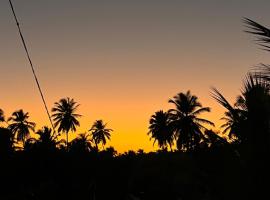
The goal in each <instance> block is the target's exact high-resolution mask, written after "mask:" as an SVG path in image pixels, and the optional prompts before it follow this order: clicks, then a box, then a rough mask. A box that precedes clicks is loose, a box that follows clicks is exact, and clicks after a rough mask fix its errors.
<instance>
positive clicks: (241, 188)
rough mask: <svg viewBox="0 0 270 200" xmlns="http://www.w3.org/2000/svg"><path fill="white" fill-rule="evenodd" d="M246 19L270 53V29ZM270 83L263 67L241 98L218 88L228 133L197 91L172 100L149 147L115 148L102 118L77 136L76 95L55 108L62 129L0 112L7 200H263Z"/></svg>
mask: <svg viewBox="0 0 270 200" xmlns="http://www.w3.org/2000/svg"><path fill="white" fill-rule="evenodd" d="M244 22H245V24H246V25H247V27H248V31H247V32H249V33H252V34H255V35H256V36H258V38H257V39H258V41H259V44H260V45H261V46H262V47H263V48H264V49H265V50H269V49H270V47H269V46H268V45H269V43H270V34H269V33H270V30H269V29H267V28H266V27H264V26H262V25H260V24H258V23H256V22H254V21H252V20H249V19H244ZM269 81H270V66H269V65H266V64H261V65H260V66H258V68H257V70H255V71H251V72H249V73H248V74H247V76H246V78H245V79H244V81H243V87H242V90H241V94H239V96H238V97H237V98H236V101H235V102H234V103H233V104H231V103H230V102H228V101H227V100H226V98H225V97H224V96H223V95H222V93H221V92H220V91H219V90H217V89H216V88H212V89H211V91H212V93H211V95H212V97H213V98H214V99H215V100H216V101H217V103H219V104H220V105H221V106H223V107H224V108H225V113H224V116H223V117H222V118H221V119H222V120H223V122H224V124H223V125H222V126H221V127H220V132H216V131H213V127H214V126H215V125H214V123H213V122H211V121H209V120H208V119H205V118H202V117H201V114H202V113H205V112H210V108H209V107H203V105H202V104H201V103H200V101H199V99H198V97H196V96H195V95H193V94H192V93H191V92H190V91H187V92H181V93H179V94H177V95H176V96H174V97H173V98H171V99H169V102H168V103H170V104H171V105H172V106H173V108H172V109H170V110H168V111H163V110H160V111H157V112H155V113H154V114H153V115H152V116H151V117H150V121H149V132H148V135H149V137H150V139H151V140H152V141H153V143H154V144H157V145H158V146H159V148H160V150H158V151H157V152H150V153H145V152H144V151H143V150H142V149H141V150H138V151H137V152H135V151H132V150H130V151H127V152H125V153H122V154H119V153H117V152H116V150H115V149H114V148H113V147H107V146H106V143H107V141H108V140H110V138H111V135H113V130H112V129H110V128H109V127H108V125H107V124H106V123H105V122H104V121H103V120H96V121H95V122H94V123H93V125H92V126H91V127H90V128H89V130H88V131H87V132H86V133H82V134H77V137H76V138H75V139H73V140H72V141H70V139H69V134H70V133H71V132H75V133H76V131H77V128H78V127H79V126H80V122H79V118H80V117H81V115H80V114H78V108H79V104H78V103H77V102H75V101H74V99H71V98H63V99H60V100H59V101H58V102H56V103H55V104H54V106H53V108H52V109H51V118H52V121H53V125H54V127H52V128H50V127H47V126H44V127H43V128H41V129H40V130H36V128H35V127H36V124H35V123H34V122H31V120H30V119H29V113H28V112H24V111H23V110H17V111H15V112H13V113H12V115H11V117H9V118H6V117H5V113H4V111H3V110H2V109H0V125H1V127H0V184H1V187H0V199H4V200H5V199H37V200H39V199H89V200H91V199H92V200H103V199H106V200H107V199H119V200H121V199H123V200H148V199H149V200H152V199H153V200H159V199H160V200H161V199H169V200H180V199H181V200H198V199H204V200H210V199H211V200H212V199H213V200H214V199H221V200H222V199H261V198H262V197H264V196H267V194H268V191H267V189H268V185H269V184H268V181H269V178H270V176H269V175H270V174H269V167H270V166H269V164H268V163H269V153H270V144H269V142H270V93H269V86H270V84H269V83H270V82H269ZM62 134H63V135H64V136H65V139H60V135H62Z"/></svg>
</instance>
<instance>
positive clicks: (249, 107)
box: [212, 74, 270, 142]
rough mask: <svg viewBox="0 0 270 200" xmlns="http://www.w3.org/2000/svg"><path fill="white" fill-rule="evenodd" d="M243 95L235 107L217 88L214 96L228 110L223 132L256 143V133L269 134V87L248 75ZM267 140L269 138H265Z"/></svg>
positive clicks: (241, 140) (242, 140) (239, 97)
mask: <svg viewBox="0 0 270 200" xmlns="http://www.w3.org/2000/svg"><path fill="white" fill-rule="evenodd" d="M241 93H242V94H241V95H240V96H238V97H237V99H236V103H235V105H234V107H233V106H231V105H230V104H229V103H228V101H227V100H226V99H225V97H224V96H222V94H221V93H220V92H219V91H218V90H217V89H215V88H214V89H213V94H212V96H213V97H214V98H215V99H216V100H217V102H218V103H219V104H221V105H222V106H223V107H224V108H226V110H227V111H226V112H225V117H223V118H222V119H225V120H226V123H225V124H224V125H222V127H223V128H225V129H224V131H223V132H226V131H229V136H236V137H237V138H239V139H240V142H245V141H246V140H249V141H255V138H253V136H255V135H256V134H255V133H257V134H258V132H261V134H262V133H265V134H266V133H268V132H269V128H268V126H269V116H270V107H269V106H270V105H269V102H270V101H269V100H270V96H269V87H268V84H267V83H266V82H265V81H263V80H262V79H261V78H259V77H256V76H253V75H252V74H248V76H247V77H246V79H245V81H244V87H243V89H242V92H241ZM262 129H264V131H263V130H262ZM252 132H253V133H252ZM255 137H258V136H255ZM260 137H262V135H261V136H260ZM251 138H253V139H251ZM266 138H267V136H265V139H266ZM261 139H263V138H261ZM266 140H267V139H266Z"/></svg>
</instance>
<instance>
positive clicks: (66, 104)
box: [52, 97, 81, 146]
mask: <svg viewBox="0 0 270 200" xmlns="http://www.w3.org/2000/svg"><path fill="white" fill-rule="evenodd" d="M78 107H79V104H77V102H75V101H74V99H70V98H69V97H67V98H63V99H60V100H59V102H56V103H55V104H54V107H53V108H52V112H53V114H52V117H53V121H54V126H55V127H58V132H59V133H60V132H65V133H66V145H67V146H68V133H69V131H72V132H74V131H76V127H77V126H80V122H79V121H78V120H77V118H79V117H81V115H79V114H76V113H75V112H76V111H77V109H78Z"/></svg>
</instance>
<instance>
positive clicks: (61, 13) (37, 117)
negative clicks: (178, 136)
mask: <svg viewBox="0 0 270 200" xmlns="http://www.w3.org/2000/svg"><path fill="white" fill-rule="evenodd" d="M13 3H14V7H15V10H16V12H17V15H18V17H19V19H20V21H21V27H22V29H23V33H24V36H25V39H26V40H27V43H28V47H29V49H30V53H31V55H32V60H33V62H34V65H35V67H36V71H37V74H38V77H39V79H40V82H41V86H42V88H43V90H44V93H45V96H46V99H47V102H48V106H49V107H50V108H51V107H52V106H53V103H54V102H56V101H58V100H59V99H60V98H62V97H72V98H74V99H75V101H77V102H79V103H80V104H81V106H80V109H79V113H80V114H82V115H83V117H82V118H81V120H80V122H81V127H80V128H79V131H78V132H79V133H80V132H85V131H86V130H88V129H89V128H90V127H91V125H92V123H93V122H94V120H96V119H103V120H104V121H105V122H108V127H110V128H112V129H114V132H113V134H112V140H111V142H109V144H108V145H113V146H114V147H115V148H116V149H117V150H118V151H120V152H121V151H125V150H128V149H134V150H137V149H139V148H143V149H145V150H146V151H149V150H153V149H155V148H156V147H155V148H153V145H152V141H149V137H148V136H147V134H146V133H147V132H148V130H147V127H148V122H149V118H150V116H151V115H152V114H153V113H154V112H155V111H157V110H160V109H165V110H166V109H168V108H170V106H171V105H169V104H168V103H167V102H168V99H169V98H171V97H173V96H174V95H175V94H177V93H179V92H185V91H187V90H191V92H192V93H193V94H195V95H197V96H198V97H199V100H200V101H201V102H202V104H203V105H204V106H210V107H211V108H212V112H211V113H210V114H206V115H204V117H206V118H208V119H211V120H212V121H214V122H216V124H217V126H219V125H220V121H219V118H220V117H222V114H223V112H224V110H223V109H222V108H221V107H220V106H219V105H218V104H217V103H216V102H215V101H214V100H213V99H212V98H211V97H210V87H211V86H215V87H217V88H218V89H220V90H221V91H222V93H223V94H224V95H225V96H226V97H228V99H230V100H231V101H233V100H234V99H235V96H236V95H237V94H239V91H240V89H241V83H242V79H243V77H244V76H245V74H246V72H247V71H248V70H250V69H251V68H252V66H254V65H256V64H258V63H261V62H265V63H267V62H268V63H269V57H268V56H269V54H268V53H267V52H264V51H261V50H259V48H258V46H256V45H255V44H254V42H253V40H254V38H253V37H252V36H250V35H248V34H246V33H244V32H243V30H244V26H243V23H242V21H241V20H242V19H243V17H248V18H251V19H253V20H255V21H258V22H260V23H262V24H265V25H268V26H270V12H269V8H270V1H269V0H265V1H263V0H256V1H255V0H254V1H250V0H237V1H233V0H226V1H224V0H222V1H218V0H215V1H210V0H204V1H192V0H189V1H184V0H178V1H177V0H166V1H165V0H162V1H161V0H151V1H150V0H122V1H119V0H106V1H105V0H96V1H91V0H76V1H75V0H72V1H71V0H46V1H44V0H24V1H21V0H13ZM0 26H1V29H0V30H1V34H0V69H1V71H0V73H1V78H0V91H1V98H0V108H2V109H3V110H4V111H5V114H6V116H9V115H10V114H11V113H12V112H13V111H14V110H16V109H19V108H23V109H24V110H25V111H28V112H29V113H30V117H31V118H30V119H31V120H32V121H35V122H37V124H38V126H37V128H40V127H41V126H43V125H46V124H47V125H49V122H48V119H47V116H46V113H45V111H44V107H43V105H42V101H41V99H40V96H39V93H38V90H37V87H36V85H35V82H34V79H33V77H32V74H31V70H30V67H29V64H28V62H27V60H26V57H25V53H24V50H23V48H22V45H21V41H20V40H19V36H18V32H17V29H16V26H15V23H14V19H13V16H12V15H11V10H10V8H9V4H8V0H1V1H0Z"/></svg>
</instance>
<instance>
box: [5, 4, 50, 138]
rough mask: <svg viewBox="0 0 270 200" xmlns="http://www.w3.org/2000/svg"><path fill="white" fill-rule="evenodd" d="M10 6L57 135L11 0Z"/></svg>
mask: <svg viewBox="0 0 270 200" xmlns="http://www.w3.org/2000/svg"><path fill="white" fill-rule="evenodd" d="M9 4H10V8H11V10H12V13H13V16H14V19H15V22H16V25H17V27H18V31H19V34H20V37H21V40H22V44H23V47H24V50H25V52H26V55H27V58H28V61H29V63H30V66H31V70H32V73H33V75H34V78H35V81H36V84H37V87H38V90H39V93H40V96H41V99H42V101H43V104H44V107H45V110H46V112H47V115H48V118H49V120H50V123H51V126H52V128H53V132H54V133H55V128H54V125H53V123H52V119H51V116H50V113H49V110H48V107H47V104H46V101H45V98H44V95H43V93H42V90H41V87H40V84H39V81H38V78H37V75H36V73H35V69H34V66H33V63H32V60H31V57H30V54H29V52H28V49H27V46H26V43H25V40H24V37H23V34H22V31H21V28H20V24H19V21H18V18H17V16H16V13H15V10H14V7H13V4H12V1H11V0H9Z"/></svg>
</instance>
